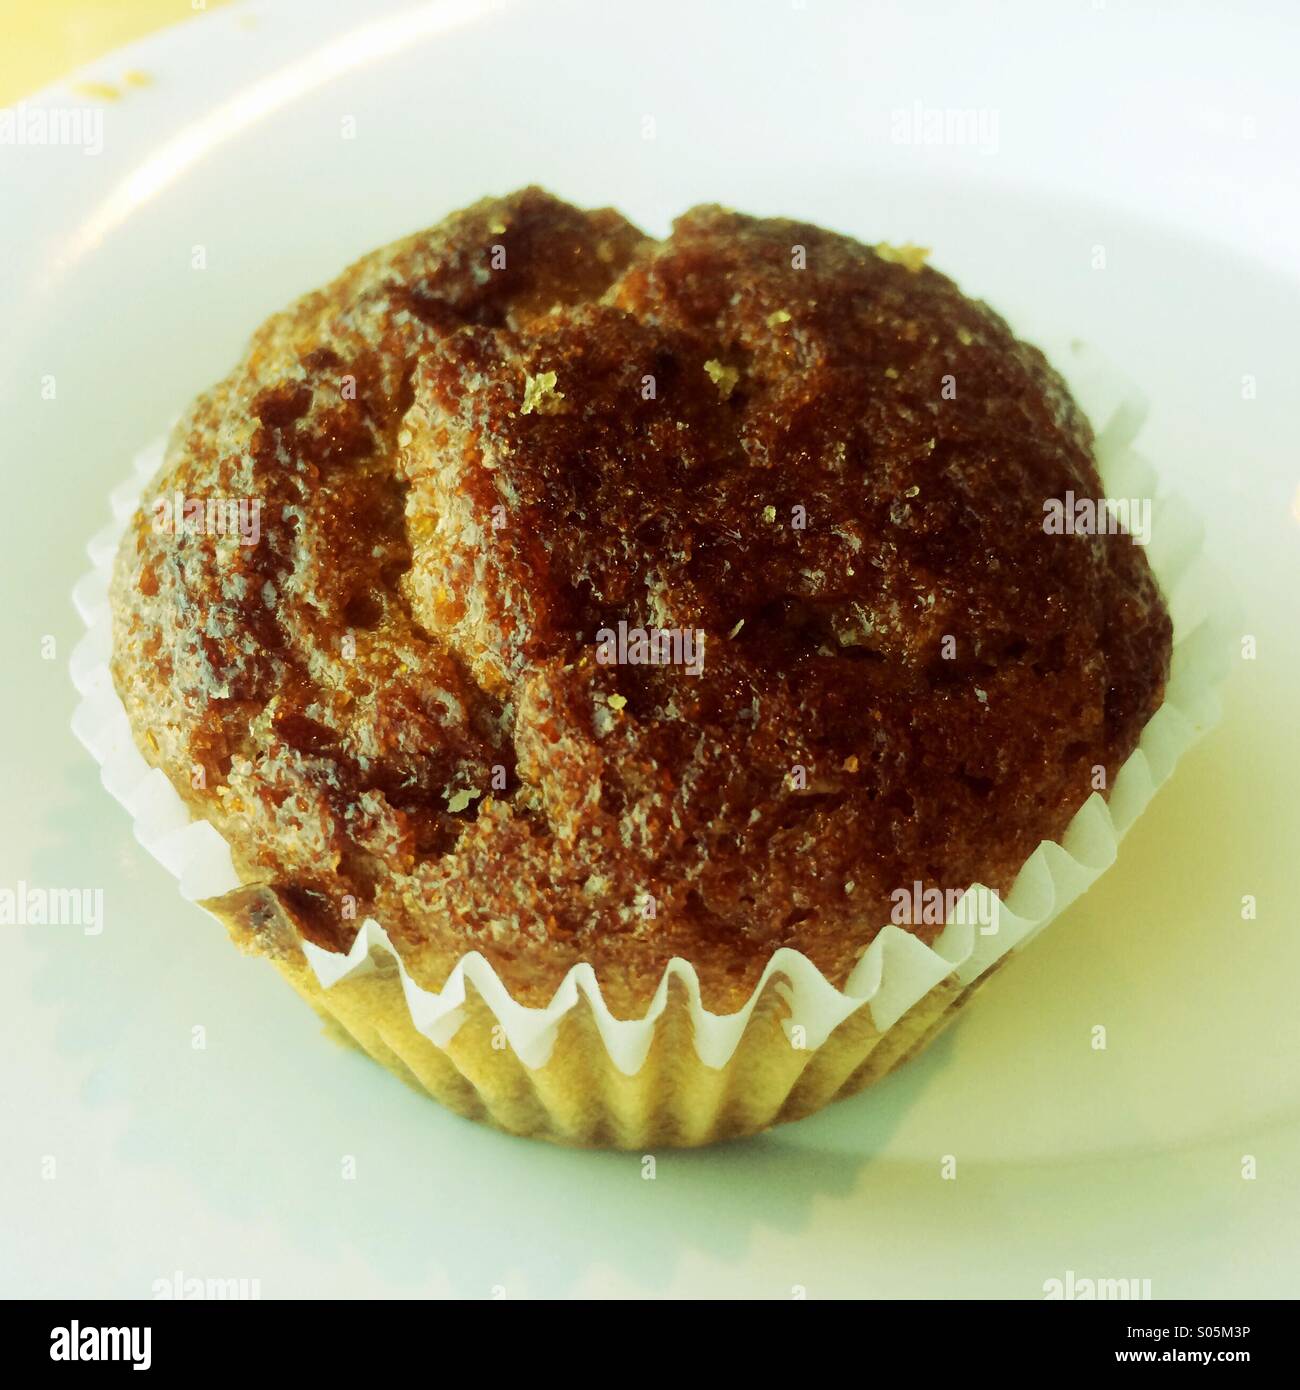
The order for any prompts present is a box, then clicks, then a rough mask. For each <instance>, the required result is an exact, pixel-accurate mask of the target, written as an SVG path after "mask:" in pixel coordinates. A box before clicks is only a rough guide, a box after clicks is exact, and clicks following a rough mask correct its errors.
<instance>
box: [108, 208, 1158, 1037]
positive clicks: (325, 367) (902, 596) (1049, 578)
mask: <svg viewBox="0 0 1300 1390" xmlns="http://www.w3.org/2000/svg"><path fill="white" fill-rule="evenodd" d="M1069 491H1072V492H1074V493H1075V494H1076V496H1079V497H1099V496H1101V494H1102V487H1101V483H1100V480H1099V479H1098V476H1097V473H1096V470H1095V467H1094V464H1093V461H1092V453H1091V435H1090V432H1089V429H1088V426H1087V424H1086V422H1085V421H1084V419H1083V418H1082V416H1081V415H1080V413H1079V411H1078V409H1077V408H1076V407H1075V406H1074V404H1073V402H1072V401H1071V400H1070V398H1069V396H1068V394H1067V392H1066V390H1065V388H1064V386H1063V384H1062V383H1061V381H1060V379H1059V378H1058V377H1057V376H1056V374H1055V373H1054V372H1053V371H1052V369H1051V368H1050V367H1049V366H1048V365H1047V363H1046V361H1045V360H1044V359H1043V357H1042V355H1041V354H1040V353H1039V352H1038V351H1036V350H1035V349H1033V348H1031V347H1028V346H1026V345H1024V344H1022V343H1019V342H1017V341H1016V340H1015V338H1013V337H1012V335H1011V333H1010V332H1009V330H1008V329H1007V327H1006V325H1005V324H1004V323H1003V322H1002V320H1001V319H1000V318H998V317H997V316H996V315H995V314H994V313H992V312H991V311H990V310H989V309H987V308H986V307H985V306H984V305H982V304H979V303H976V302H973V301H971V300H968V299H966V298H964V297H963V296H962V295H961V293H960V292H959V291H958V290H957V288H956V286H955V285H953V283H952V282H951V281H950V280H948V279H946V278H945V277H944V276H942V275H940V274H937V273H936V272H935V271H933V270H931V269H929V268H923V267H920V266H919V265H918V264H917V261H916V259H915V258H913V257H911V256H902V257H900V256H898V255H894V254H889V253H886V254H883V255H882V254H879V253H877V252H876V251H873V250H872V249H870V248H868V247H866V246H863V245H860V244H859V243H857V242H855V241H852V240H850V239H849V238H847V237H843V236H838V235H835V234H833V233H830V232H826V231H823V230H820V229H818V228H816V227H812V226H809V225H806V224H803V223H798V222H790V221H784V220H758V219H755V218H750V217H744V216H741V215H739V214H737V213H733V212H729V211H725V210H723V209H721V208H717V207H704V208H697V209H695V210H693V211H691V212H689V213H687V214H686V215H685V216H684V217H682V218H680V219H679V220H678V221H677V223H676V224H675V228H674V231H673V234H672V236H671V237H670V238H668V239H667V240H666V241H662V242H655V241H651V240H649V239H647V238H646V237H644V236H643V235H642V234H641V233H640V232H638V231H637V230H636V229H635V228H634V227H632V226H631V225H630V224H629V223H627V222H626V221H625V220H624V219H623V218H621V217H620V216H618V214H616V213H614V212H611V211H601V212H592V213H584V212H580V211H578V210H576V209H574V208H572V207H569V206H568V205H566V204H564V203H561V202H558V201H557V200H555V199H554V198H552V197H550V196H549V195H547V194H546V193H543V192H541V191H540V190H537V189H527V190H525V191H523V192H521V193H518V194H515V195H513V196H511V197H508V198H504V199H500V200H487V201H484V202H482V203H478V204H476V205H475V206H474V207H472V208H470V209H468V210H467V211H465V212H462V213H458V214H456V215H455V216H453V217H450V218H448V219H447V221H445V222H443V223H442V224H441V225H440V226H438V227H436V228H434V229H433V230H432V231H429V232H424V233H421V234H419V235H416V236H414V237H410V238H408V239H407V240H405V241H402V242H398V243H396V244H395V245H393V246H390V247H386V248H384V249H383V250H381V251H377V252H375V253H374V254H373V255H371V256H368V257H366V258H365V259H364V260H362V261H360V262H358V263H357V264H356V265H355V266H353V267H352V268H351V269H349V270H348V271H346V272H345V273H344V274H343V275H342V276H341V277H340V278H339V279H338V280H336V281H335V282H334V283H333V284H331V285H330V286H328V287H327V288H326V289H324V290H322V291H320V292H318V293H315V294H311V295H308V296H307V297H306V298H304V299H302V300H300V301H299V302H298V303H297V304H295V305H293V306H292V307H291V308H290V309H288V310H286V311H285V312H284V313H281V314H278V315H276V316H275V317H273V318H272V319H270V320H269V321H268V322H267V323H266V324H265V325H264V326H263V327H262V328H261V329H260V330H259V332H258V333H257V335H256V336H255V338H254V339H253V343H252V346H251V348H250V350H249V353H248V355H247V356H246V358H245V359H244V361H243V362H242V363H241V364H240V365H239V366H238V367H237V368H236V370H235V371H234V372H233V373H232V374H231V375H230V376H229V377H228V378H227V379H226V380H225V381H224V382H222V383H221V384H220V385H219V386H217V387H216V388H215V389H214V390H212V391H211V392H209V393H207V394H206V395H204V396H201V397H200V398H199V399H198V400H197V401H196V402H195V403H194V405H193V406H192V407H191V409H190V411H189V412H188V414H187V416H186V417H185V419H184V420H183V421H182V422H181V424H180V425H179V426H178V428H177V429H176V431H175V433H174V435H173V437H172V440H171V443H170V447H169V449H168V452H167V457H166V462H165V464H164V466H163V469H162V471H161V473H160V475H159V476H158V478H157V479H156V480H155V482H154V484H153V485H152V487H151V489H150V490H149V492H148V493H147V494H146V497H145V505H144V506H143V507H142V510H141V512H140V513H139V514H138V515H137V517H136V519H135V522H134V524H133V526H132V528H131V529H130V531H129V532H128V535H127V537H126V540H125V541H124V543H123V546H122V550H121V553H120V555H119V557H118V565H117V571H116V575H115V580H114V628H115V646H114V673H115V677H116V681H117V685H118V689H119V691H120V693H121V695H122V697H123V699H124V701H125V702H126V705H127V709H128V712H129V714H130V718H131V723H132V727H133V729H134V730H135V733H136V737H137V739H138V741H139V743H140V746H141V748H142V750H143V751H144V753H145V755H146V756H147V757H148V758H149V759H150V761H151V762H153V763H155V764H156V765H157V766H159V767H161V768H162V769H163V770H164V771H165V772H166V773H167V775H168V776H169V777H170V778H171V780H172V781H173V783H174V784H175V785H176V786H177V788H178V789H179V790H180V791H181V793H182V794H183V795H184V796H185V797H186V799H187V801H188V802H189V804H190V805H191V807H192V808H193V810H194V811H195V812H196V813H197V814H199V815H201V816H204V817H206V818H207V819H209V820H210V821H212V822H213V824H214V825H216V827H217V828H218V829H219V830H220V831H221V832H222V834H223V835H224V836H225V837H226V838H227V839H228V840H229V841H230V842H231V843H232V845H233V847H234V849H235V854H236V862H237V864H238V867H239V869H240V872H241V874H242V875H243V876H244V877H245V878H246V879H247V880H249V881H257V882H265V883H267V884H270V885H272V886H273V887H274V888H275V889H276V890H277V891H278V892H279V894H280V896H281V898H282V900H283V901H284V902H285V904H286V905H287V906H288V908H289V909H290V911H291V912H292V913H293V914H294V915H295V916H296V918H297V920H298V921H299V923H300V925H301V928H302V930H303V931H304V933H305V934H306V935H307V936H309V937H310V938H311V939H313V940H315V941H316V942H318V943H319V944H321V945H325V946H328V947H331V948H334V949H339V950H343V949H346V948H347V946H348V945H349V943H350V941H351V939H352V936H353V934H354V932H355V930H356V928H357V926H358V924H359V922H360V921H361V920H362V918H363V917H364V916H366V915H374V916H376V917H377V918H378V919H379V920H380V921H382V922H383V923H384V924H385V926H386V927H387V928H388V930H389V932H390V935H391V936H392V937H393V939H394V941H395V942H396V943H397V944H398V946H399V948H400V949H401V950H402V952H403V956H404V958H405V960H406V962H407V965H408V968H410V969H411V970H412V972H413V973H414V974H415V976H416V978H417V979H419V980H420V981H421V983H423V984H425V985H426V986H429V987H436V986H438V985H440V984H441V982H442V980H443V979H444V978H445V976H446V974H447V972H448V970H449V969H450V968H451V966H452V965H453V964H454V963H455V961H456V960H457V959H458V958H459V957H460V956H461V955H462V954H463V953H464V952H465V951H467V950H479V951H482V952H483V954H484V955H486V956H487V957H488V959H489V960H490V961H491V962H492V963H493V964H494V965H495V966H496V968H497V969H498V970H499V972H500V973H501V975H502V977H503V978H504V979H505V981H506V982H507V984H508V985H510V987H511V988H512V990H513V991H514V993H515V995H516V997H518V998H520V999H521V1000H523V1001H525V1002H528V1003H532V1004H541V1003H544V1002H546V1000H547V999H548V998H549V996H550V994H551V993H552V992H553V990H554V988H555V986H556V985H557V984H558V983H559V981H560V980H561V978H562V977H563V975H564V973H565V972H566V971H567V970H568V969H569V968H570V967H571V966H572V965H573V964H574V963H575V962H577V961H580V960H588V961H590V962H591V963H592V964H593V965H594V966H595V968H596V971H597V974H598V976H599V978H600V980H601V983H602V986H603V988H604V990H605V993H606V997H607V999H608V1000H609V1002H610V1004H611V1007H613V1008H614V1009H615V1011H616V1012H619V1013H623V1014H631V1013H636V1012H638V1011H640V1010H641V1009H643V1008H644V1006H645V1005H646V1003H647V1002H648V1000H649V997H650V995H651V994H652V992H653V989H654V987H655V985H656V984H657V982H658V978H659V975H660V973H661V971H662V969H663V966H664V964H665V963H666V962H667V961H668V959H669V958H670V957H672V956H674V955H681V956H684V957H686V958H687V959H689V960H691V961H692V962H693V963H694V964H695V966H696V968H697V970H698V971H699V973H700V976H701V980H702V983H703V986H704V994H705V1001H706V1003H707V1004H708V1005H709V1006H710V1007H712V1008H714V1009H715V1010H719V1011H726V1010H732V1009H735V1008H736V1007H738V1006H739V1005H740V1003H742V1002H743V999H744V997H745V996H746V995H747V994H748V992H749V990H750V989H751V988H752V986H753V984H754V982H755V980H756V979H757V978H758V976H759V974H760V973H761V971H762V969H763V967H764V965H765V964H766V961H767V959H768V957H769V955H770V954H771V952H772V951H773V950H774V949H775V948H777V947H779V946H791V947H794V948H796V949H799V950H801V951H804V952H805V953H807V954H808V955H809V956H810V957H811V958H812V959H813V961H815V962H816V963H817V964H818V965H819V966H820V967H821V968H822V969H823V970H824V971H825V972H826V974H827V976H828V977H829V978H830V979H831V980H832V981H833V982H835V983H843V981H844V980H845V978H846V977H847V975H848V973H849V972H850V970H851V969H852V966H853V964H854V963H855V961H856V959H857V958H858V956H859V955H860V954H861V952H862V950H863V948H864V947H865V946H866V945H867V943H868V942H869V941H870V940H871V938H872V936H873V935H874V933H875V931H876V930H877V929H878V928H879V927H880V926H881V925H883V924H884V923H885V922H887V921H889V920H890V917H891V912H892V910H893V901H892V898H891V895H892V894H893V892H894V890H896V889H899V888H911V886H912V885H913V884H914V883H921V884H923V885H924V886H926V887H938V888H943V889H949V888H964V887H966V886H967V885H968V884H969V883H971V882H974V881H981V882H984V883H986V884H988V885H990V886H992V887H995V888H997V889H999V890H1002V891H1005V890H1006V888H1007V887H1008V886H1009V885H1010V883H1011V881H1012V880H1013V879H1014V877H1015V874H1016V872H1017V871H1018V869H1019V867H1020V865H1021V864H1022V862H1023V861H1024V859H1025V858H1026V857H1027V856H1028V855H1029V854H1030V852H1031V851H1032V850H1033V849H1034V847H1035V846H1036V845H1037V844H1038V842H1039V841H1040V840H1041V839H1043V838H1045V837H1057V836H1059V835H1060V834H1061V832H1062V831H1063V829H1064V827H1065V826H1066V824H1067V823H1068V821H1069V819H1070V817H1071V816H1072V815H1073V813H1074V812H1075V810H1077V808H1078V807H1079V806H1080V805H1081V803H1082V802H1083V801H1084V800H1085V799H1086V797H1087V796H1088V794H1089V792H1090V790H1091V788H1092V785H1093V777H1094V771H1093V770H1094V768H1095V767H1097V766H1104V767H1105V769H1106V770H1107V782H1108V784H1109V779H1110V777H1113V774H1114V772H1115V770H1116V769H1117V768H1118V766H1119V764H1120V763H1121V762H1122V761H1123V760H1124V758H1125V757H1126V756H1127V755H1128V754H1129V752H1130V751H1131V750H1132V749H1133V747H1134V746H1135V744H1136V742H1137V739H1138V736H1139V734H1140V732H1141V729H1142V727H1143V725H1144V724H1145V722H1146V721H1147V719H1148V718H1149V717H1150V716H1151V714H1152V713H1153V712H1154V710H1155V709H1156V707H1157V706H1158V704H1159V702H1160V699H1161V697H1162V692H1163V688H1164V682H1165V677H1166V674H1167V669H1168V660H1169V650H1170V624H1169V619H1168V617H1167V615H1166V613H1165V610H1164V607H1163V605H1162V603H1161V600H1160V596H1159V594H1158V591H1157V589H1156V586H1155V584H1154V582H1153V580H1152V577H1151V574H1150V572H1149V570H1148V567H1147V564H1146V560H1145V557H1144V555H1143V552H1142V550H1141V548H1140V547H1138V546H1136V545H1135V544H1134V543H1133V542H1132V541H1131V540H1130V539H1129V538H1127V537H1125V536H1122V535H1118V536H1117V535H1110V536H1106V535H1101V536H1084V535H1065V536H1058V535H1048V534H1045V532H1044V526H1043V515H1044V512H1043V503H1044V501H1045V500H1046V499H1049V498H1059V497H1064V496H1065V494H1066V493H1067V492H1069ZM177 494H180V495H181V496H182V497H184V498H187V499H214V498H217V499H240V498H244V499H253V500H256V501H258V502H260V535H259V537H258V539H257V542H256V544H250V545H244V544H240V543H239V542H238V540H236V539H235V538H232V537H231V536H229V535H227V536H225V537H220V536H216V535H213V534H211V532H210V531H202V532H190V531H188V530H186V529H185V528H180V529H177V528H175V527H173V528H171V529H166V530H164V529H162V528H160V527H159V526H157V525H156V524H155V520H154V514H153V513H152V512H151V510H150V506H151V504H152V502H153V499H154V498H155V497H158V496H164V497H169V498H174V497H175V496H176V495H177ZM620 624H622V625H623V627H622V628H621V629H620ZM638 630H640V631H643V632H644V633H645V634H646V635H647V637H648V638H653V637H655V635H656V634H663V635H662V636H661V637H659V638H658V640H659V641H660V642H661V644H662V645H661V647H660V648H659V649H658V653H657V654H658V655H659V656H661V657H663V658H665V664H633V663H630V662H627V661H624V662H621V663H620V662H615V663H614V664H610V663H608V662H607V661H605V660H604V658H605V657H606V656H608V655H610V653H611V652H612V651H614V652H615V654H621V655H623V656H626V655H628V652H629V651H631V653H632V654H633V655H636V654H637V653H636V643H637V633H638ZM620 632H621V634H622V636H623V638H624V643H625V646H626V644H627V643H630V644H631V647H630V648H627V649H626V650H624V651H623V652H622V653H618V652H617V651H616V647H617V643H616V642H611V638H610V635H611V634H615V635H618V634H620ZM701 642H702V663H701V661H700V659H699V658H700V643H701ZM701 666H702V669H701ZM914 929H915V930H917V931H918V934H922V935H924V936H926V938H927V939H929V938H931V937H932V936H933V934H934V928H933V927H929V928H924V927H918V928H914Z"/></svg>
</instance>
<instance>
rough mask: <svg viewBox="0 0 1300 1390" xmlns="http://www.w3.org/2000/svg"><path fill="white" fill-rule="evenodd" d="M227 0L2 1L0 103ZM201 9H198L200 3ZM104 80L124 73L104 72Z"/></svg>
mask: <svg viewBox="0 0 1300 1390" xmlns="http://www.w3.org/2000/svg"><path fill="white" fill-rule="evenodd" d="M225 3H227V0H0V34H2V35H3V36H4V37H3V40H2V41H0V106H8V105H10V104H11V103H13V102H15V101H17V100H19V99H20V98H21V97H25V96H30V95H31V93H33V92H35V91H37V90H39V89H40V88H41V87H44V86H47V85H48V84H49V83H51V82H54V81H56V80H57V79H59V78H60V77H63V76H65V75H66V74H67V73H69V72H71V71H72V70H73V69H74V68H79V67H81V66H82V64H83V63H89V62H91V61H93V60H94V59H96V58H99V57H102V56H103V55H104V54H105V53H108V52H110V51H111V50H112V49H114V48H118V47H120V46H121V45H122V44H124V43H130V42H131V40H132V39H138V38H142V37H143V36H144V35H145V34H151V33H153V32H154V31H155V30H157V29H163V28H166V27H167V26H168V25H169V24H178V23H181V22H183V21H186V20H192V19H195V18H201V17H202V15H203V14H204V13H205V12H207V11H209V10H214V9H217V8H219V7H220V6H221V5H223V4H225ZM196 4H200V5H201V8H199V9H196V8H195V5H196ZM96 76H97V77H99V76H102V77H103V79H104V80H105V81H109V82H114V81H120V80H121V78H122V73H120V72H114V71H107V70H106V71H105V72H104V73H103V74H98V73H97V74H96Z"/></svg>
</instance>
